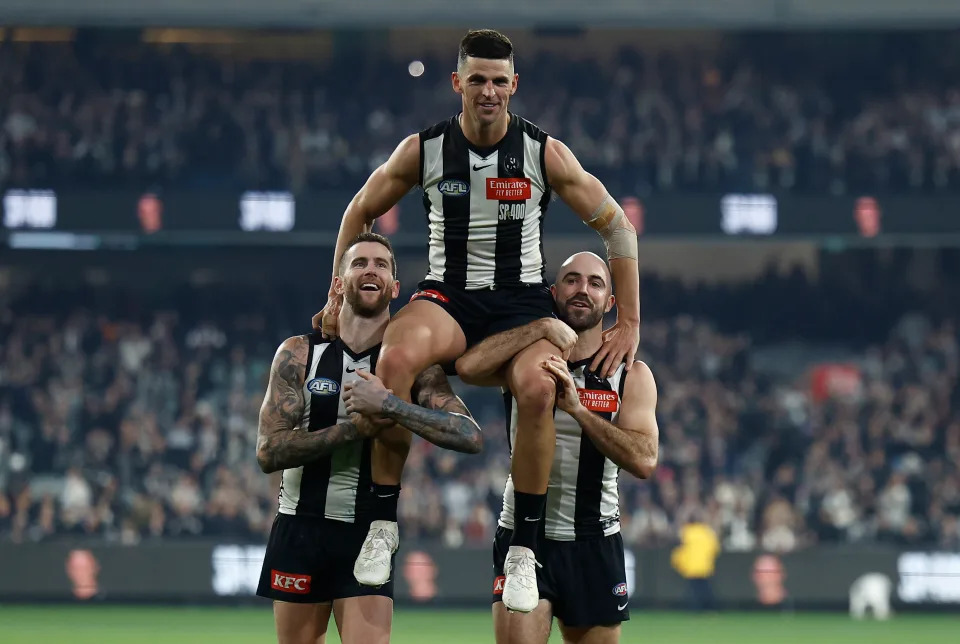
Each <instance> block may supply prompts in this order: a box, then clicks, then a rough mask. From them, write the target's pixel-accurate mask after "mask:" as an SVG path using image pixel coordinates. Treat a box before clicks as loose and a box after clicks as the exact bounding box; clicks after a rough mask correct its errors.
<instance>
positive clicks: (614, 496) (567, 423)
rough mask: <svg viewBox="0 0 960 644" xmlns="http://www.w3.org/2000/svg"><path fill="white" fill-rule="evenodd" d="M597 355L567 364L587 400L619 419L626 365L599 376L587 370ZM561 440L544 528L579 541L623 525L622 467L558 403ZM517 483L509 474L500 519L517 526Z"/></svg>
mask: <svg viewBox="0 0 960 644" xmlns="http://www.w3.org/2000/svg"><path fill="white" fill-rule="evenodd" d="M592 360H593V358H592V357H591V358H587V359H586V360H579V361H577V362H575V363H570V364H569V365H568V367H569V369H570V375H571V376H573V379H574V382H576V384H577V391H578V392H579V393H580V400H581V402H582V403H583V405H584V406H585V407H586V408H587V409H589V410H591V411H593V412H595V413H597V414H599V415H600V416H602V417H603V418H606V419H607V420H609V421H610V422H613V423H615V422H617V417H618V415H619V413H620V401H621V399H622V397H623V385H624V383H625V382H626V370H625V369H624V367H625V365H624V364H621V365H620V366H619V367H617V370H616V371H615V372H614V373H613V375H612V376H611V377H610V378H600V377H599V376H597V375H595V374H593V373H592V372H589V371H587V367H588V366H589V365H590V362H591V361H592ZM504 401H505V404H506V411H507V419H508V421H507V422H508V423H509V434H508V436H509V439H510V445H511V451H512V446H513V441H514V439H515V437H516V433H517V405H516V401H515V400H514V398H513V396H512V395H511V394H510V392H509V391H506V392H505V393H504ZM554 424H555V425H556V428H557V446H556V450H555V451H554V453H553V465H552V467H551V468H550V482H549V484H548V486H547V504H546V510H545V516H544V534H545V536H546V537H547V538H548V539H552V540H555V541H580V540H584V539H593V538H596V537H603V536H609V535H611V534H616V533H617V532H619V531H620V494H619V491H618V489H617V478H618V476H619V473H620V468H619V467H617V465H616V464H615V463H614V462H613V461H611V460H610V459H609V458H607V457H606V456H604V455H603V454H602V453H601V452H600V450H599V449H597V447H596V445H594V443H593V441H592V440H590V437H589V436H587V435H586V434H584V433H583V430H582V429H581V428H580V425H579V424H578V423H577V421H576V420H574V418H573V416H571V415H570V414H568V413H566V412H564V411H561V410H560V409H557V410H556V411H555V413H554ZM513 493H514V488H513V479H512V477H508V478H507V485H506V489H505V490H504V493H503V511H502V512H501V513H500V521H499V523H500V525H501V526H503V527H504V528H508V529H511V530H512V529H513V527H514V507H515V506H514V494H513Z"/></svg>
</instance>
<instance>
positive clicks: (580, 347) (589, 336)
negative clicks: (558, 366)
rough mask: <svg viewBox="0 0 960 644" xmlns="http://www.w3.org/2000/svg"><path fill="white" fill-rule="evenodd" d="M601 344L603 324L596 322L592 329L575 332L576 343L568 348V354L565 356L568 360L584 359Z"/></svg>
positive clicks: (591, 354) (598, 348) (593, 352)
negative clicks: (571, 347)
mask: <svg viewBox="0 0 960 644" xmlns="http://www.w3.org/2000/svg"><path fill="white" fill-rule="evenodd" d="M602 345H603V325H602V324H598V325H597V326H595V327H593V328H592V329H587V330H586V331H580V332H579V333H578V334H577V343H576V344H575V345H573V349H571V350H570V356H569V357H568V358H567V360H569V361H570V362H577V361H578V360H585V359H587V358H589V357H591V356H593V354H595V353H596V352H597V351H599V350H600V347H601V346H602Z"/></svg>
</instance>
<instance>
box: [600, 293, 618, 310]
mask: <svg viewBox="0 0 960 644" xmlns="http://www.w3.org/2000/svg"><path fill="white" fill-rule="evenodd" d="M616 303H617V298H615V297H614V296H613V295H611V296H610V297H609V298H607V308H605V309H604V310H603V312H604V313H609V312H610V309H612V308H613V305H614V304H616Z"/></svg>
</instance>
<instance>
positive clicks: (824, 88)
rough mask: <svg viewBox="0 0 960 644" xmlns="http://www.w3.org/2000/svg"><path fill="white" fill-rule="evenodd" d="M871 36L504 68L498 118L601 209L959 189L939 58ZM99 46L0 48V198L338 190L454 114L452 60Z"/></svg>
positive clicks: (958, 107)
mask: <svg viewBox="0 0 960 644" xmlns="http://www.w3.org/2000/svg"><path fill="white" fill-rule="evenodd" d="M853 38H859V40H852V39H853ZM885 38H887V39H888V40H889V39H896V38H899V40H897V41H896V42H887V40H884V39H883V38H880V37H870V36H866V35H861V36H849V37H847V36H843V37H841V35H837V36H836V37H834V38H832V39H830V38H827V37H823V38H820V37H818V38H817V39H812V40H811V39H806V40H803V37H802V36H800V37H794V38H792V39H780V38H773V37H771V38H754V39H737V38H736V37H730V39H729V42H728V43H726V44H725V45H724V46H722V47H720V48H719V50H716V48H715V49H711V50H703V51H697V50H696V49H693V48H687V50H685V53H683V54H678V53H663V54H660V55H653V54H641V53H639V52H638V51H636V50H633V51H627V52H623V53H622V54H621V55H619V56H618V57H616V58H615V59H614V60H613V61H612V62H610V61H599V60H594V59H591V58H590V57H589V56H584V55H583V52H579V51H578V52H575V53H576V55H571V56H569V57H562V56H558V55H556V54H547V53H542V52H537V53H533V52H529V53H524V52H522V51H521V52H519V58H518V61H517V69H518V71H519V73H520V74H521V77H522V78H523V82H522V84H521V88H520V91H519V92H518V94H517V95H516V96H515V97H514V100H513V102H512V108H513V110H514V111H515V112H517V113H518V114H520V115H522V116H526V117H528V118H530V119H532V120H534V121H535V122H536V123H538V124H539V125H540V126H541V127H543V128H544V129H545V130H546V131H547V132H549V133H551V134H553V135H555V136H557V137H559V138H561V139H562V140H564V141H565V142H566V143H567V144H568V145H569V146H570V147H571V149H573V150H574V151H575V152H576V154H577V156H578V158H579V159H580V160H581V161H582V162H583V163H584V165H585V166H586V167H588V168H589V169H590V170H591V171H592V172H594V173H595V174H597V175H598V176H600V177H601V179H603V181H604V182H605V184H606V185H607V186H609V187H610V189H611V191H613V192H615V193H616V194H645V193H649V192H652V191H691V190H694V191H696V190H725V191H727V190H749V191H767V190H794V191H804V192H813V191H816V192H819V193H831V194H842V193H848V192H857V191H866V190H869V191H885V190H886V191H941V190H956V189H957V188H960V93H958V91H957V90H956V89H955V87H956V81H957V68H956V64H955V60H956V59H957V56H956V53H957V52H956V51H953V49H955V48H956V44H955V42H954V43H950V41H948V40H947V41H943V39H938V38H937V37H932V36H931V37H927V38H914V39H912V40H911V38H910V36H906V35H905V36H896V35H893V36H889V35H888V36H886V37H885ZM105 40H106V42H99V41H98V40H97V39H95V38H90V39H83V40H81V41H80V42H76V43H52V44H50V43H48V44H25V43H12V42H9V41H8V42H5V43H0V97H2V100H0V185H3V184H7V185H14V186H18V187H58V186H67V185H82V186H84V187H90V186H97V185H99V186H111V187H115V186H129V187H134V188H136V189H145V188H148V187H150V188H157V187H160V188H162V187H173V186H179V187H193V188H211V187H218V186H224V187H225V186H230V187H243V188H290V189H294V190H298V189H301V188H306V187H313V188H321V189H322V188H338V189H344V188H345V187H354V186H358V185H360V184H361V183H362V181H363V180H364V179H365V177H366V176H367V174H368V173H369V172H370V170H371V169H372V168H373V167H375V166H376V165H378V164H379V163H381V162H382V161H383V160H384V159H385V158H386V156H387V155H388V154H389V153H390V151H391V150H392V149H393V146H395V145H396V144H397V143H398V142H399V141H400V140H401V139H402V138H403V137H404V136H406V135H407V134H409V133H411V132H416V131H418V130H420V129H423V128H425V127H427V126H429V125H430V124H432V123H433V122H435V121H437V120H440V119H442V118H446V117H448V116H449V115H450V114H451V113H453V112H454V111H455V110H456V106H457V105H458V104H459V103H458V99H456V97H455V96H454V95H453V94H452V92H451V90H450V87H449V71H450V70H451V68H452V66H453V60H454V56H453V52H451V55H450V56H449V58H445V59H437V58H431V57H425V60H424V62H425V65H426V73H425V74H424V75H423V76H421V77H419V78H413V77H411V76H410V75H408V74H407V73H406V65H407V62H408V61H407V60H402V61H401V60H398V59H396V58H391V57H390V56H389V55H388V54H387V53H386V52H381V53H379V54H376V53H371V54H370V55H368V56H367V57H365V58H364V59H361V60H355V61H354V64H353V66H352V68H351V71H350V73H332V72H333V71H336V70H337V69H339V63H338V62H337V60H336V58H334V59H333V60H331V61H313V60H287V61H282V62H277V61H262V60H261V61H257V60H248V59H238V58H236V57H229V56H223V55H220V56H215V55H212V54H210V53H209V52H208V53H197V52H195V51H192V50H188V49H185V48H184V49H176V48H173V49H171V48H169V47H168V48H163V49H161V48H159V47H157V46H153V45H144V44H135V43H130V42H115V41H113V40H111V39H105ZM840 40H842V41H843V45H844V49H843V55H842V56H836V55H833V53H832V49H831V47H830V43H831V42H834V43H836V42H838V41H840ZM795 41H796V42H795ZM790 43H794V44H790ZM951 48H953V49H951ZM908 70H909V71H908ZM558 78H562V79H563V82H557V80H556V79H558Z"/></svg>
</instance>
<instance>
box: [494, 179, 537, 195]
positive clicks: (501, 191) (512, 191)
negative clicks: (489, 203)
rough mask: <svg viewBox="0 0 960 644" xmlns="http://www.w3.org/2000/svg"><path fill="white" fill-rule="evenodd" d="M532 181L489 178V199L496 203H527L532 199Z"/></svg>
mask: <svg viewBox="0 0 960 644" xmlns="http://www.w3.org/2000/svg"><path fill="white" fill-rule="evenodd" d="M530 194H531V189H530V179H527V178H524V177H520V178H510V179H497V178H494V177H489V178H487V199H490V200H494V201H526V200H527V199H529V198H530Z"/></svg>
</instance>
